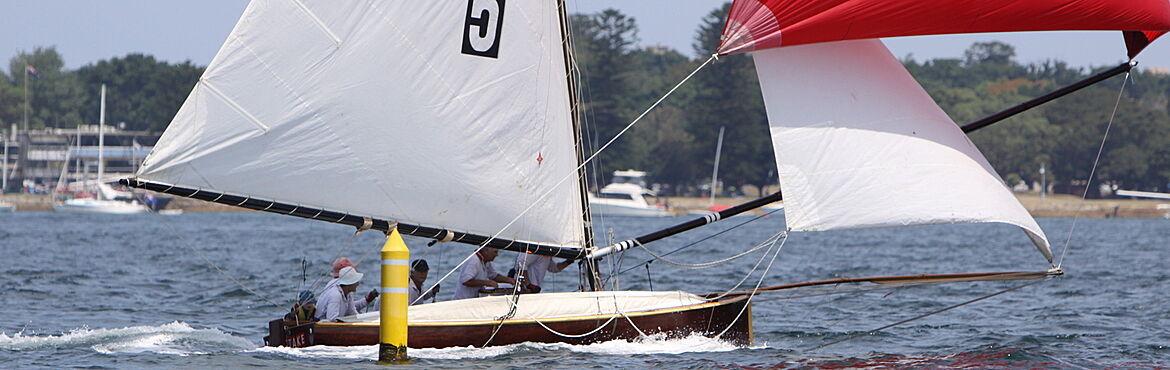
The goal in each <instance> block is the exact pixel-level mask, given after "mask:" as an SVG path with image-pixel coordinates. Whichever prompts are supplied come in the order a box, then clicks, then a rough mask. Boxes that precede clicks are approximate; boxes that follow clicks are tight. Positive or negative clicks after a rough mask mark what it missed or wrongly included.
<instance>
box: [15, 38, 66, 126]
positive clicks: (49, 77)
mask: <svg viewBox="0 0 1170 370" xmlns="http://www.w3.org/2000/svg"><path fill="white" fill-rule="evenodd" d="M27 66H32V67H33V68H35V69H36V70H37V72H38V74H39V75H40V77H39V78H34V77H28V94H29V119H28V120H29V128H30V129H37V128H43V127H73V126H76V125H77V124H78V123H80V122H81V115H80V112H81V105H82V104H81V103H82V99H83V95H82V91H81V88H80V85H79V84H78V81H77V78H76V76H74V75H73V74H72V73H70V72H69V71H66V70H65V69H64V67H65V62H64V59H62V58H61V54H58V53H57V49H56V48H54V47H37V48H35V49H33V52H32V53H28V52H20V53H18V54H17V55H16V56H15V57H13V58H12V59H11V60H10V61H9V63H8V70H9V81H10V82H11V83H13V84H14V85H16V86H19V88H20V89H21V90H22V91H21V99H20V103H19V104H18V105H19V106H18V107H17V109H16V113H17V114H18V116H16V117H12V116H11V114H12V109H11V108H8V109H5V110H4V112H3V113H4V114H6V117H0V120H4V121H6V122H22V121H23V114H24V113H23V112H24V108H23V105H22V104H23V103H24V101H23V100H24V99H23V97H24V93H23V89H24V78H25V76H26V75H25V67H27Z"/></svg>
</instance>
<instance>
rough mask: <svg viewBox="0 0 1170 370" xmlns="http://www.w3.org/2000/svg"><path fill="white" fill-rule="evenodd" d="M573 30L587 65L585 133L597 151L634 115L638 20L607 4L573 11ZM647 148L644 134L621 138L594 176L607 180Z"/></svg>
mask: <svg viewBox="0 0 1170 370" xmlns="http://www.w3.org/2000/svg"><path fill="white" fill-rule="evenodd" d="M572 29H573V47H574V52H575V53H574V54H575V56H576V59H577V62H578V64H579V65H580V66H581V69H582V81H581V86H580V88H581V96H582V99H583V101H584V109H585V113H586V118H587V119H586V121H585V125H584V127H583V130H585V132H584V133H583V136H584V137H585V138H586V139H587V140H588V144H589V146H590V149H591V150H597V149H599V148H600V147H601V146H602V145H604V144H605V143H606V142H608V141H609V140H610V139H611V138H613V137H614V136H615V135H617V134H618V132H620V131H621V129H622V128H624V127H625V126H626V124H628V123H629V121H630V119H632V118H633V117H632V114H631V103H632V102H631V101H630V99H629V97H630V91H631V90H632V86H631V84H630V82H629V81H630V72H631V71H633V70H634V66H633V65H632V56H631V51H632V49H633V45H634V44H636V43H637V42H638V29H637V24H636V22H635V21H634V19H633V18H629V17H627V16H626V15H624V14H622V13H621V12H619V11H617V10H615V9H606V10H604V11H602V12H600V13H597V14H590V15H579V14H578V15H574V16H573V17H572ZM645 149H646V148H645V143H644V142H643V140H642V138H638V137H634V136H630V137H623V138H622V139H619V140H618V141H617V142H615V143H614V144H613V145H612V146H610V147H609V148H608V149H606V152H604V153H602V154H601V155H600V156H599V157H598V161H599V162H600V166H599V170H600V171H601V172H602V174H600V175H601V176H597V175H596V174H595V178H596V177H600V178H602V179H608V177H609V175H608V174H609V173H610V172H611V171H612V170H614V169H621V168H633V167H637V165H638V164H640V163H641V162H642V160H643V159H644V158H645V156H646V150H645ZM602 181H606V180H602Z"/></svg>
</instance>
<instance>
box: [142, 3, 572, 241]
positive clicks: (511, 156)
mask: <svg viewBox="0 0 1170 370" xmlns="http://www.w3.org/2000/svg"><path fill="white" fill-rule="evenodd" d="M558 10H559V9H558V8H557V7H556V6H555V5H552V4H548V3H547V2H546V1H540V0H508V1H506V2H505V1H501V0H473V1H462V2H422V1H417V2H416V1H409V2H382V1H375V0H366V1H347V2H344V3H336V2H331V1H325V0H299V1H295V2H289V1H276V0H256V1H253V2H251V3H250V4H249V6H248V9H247V10H246V11H245V13H244V15H243V17H242V18H241V19H240V21H239V23H238V24H237V26H236V27H235V29H234V30H233V31H232V34H231V35H230V36H229V38H228V40H227V41H226V42H225V43H224V46H223V47H222V48H221V50H220V51H219V53H218V54H217V55H216V57H215V59H214V60H213V61H212V63H211V64H210V65H209V66H208V68H207V70H206V72H205V73H204V75H203V76H202V78H201V81H202V82H201V83H200V84H199V85H197V86H196V88H195V89H194V90H193V91H192V93H191V95H190V96H189V97H188V99H187V101H186V102H185V103H184V105H183V106H182V108H180V110H179V112H178V114H176V117H175V118H174V120H173V121H172V123H171V124H170V126H169V127H168V128H167V131H166V132H165V133H164V134H163V136H162V137H161V138H160V140H159V142H158V144H157V145H156V146H155V147H154V149H153V150H152V152H151V154H150V155H149V157H148V158H147V159H146V160H145V161H144V164H143V166H142V167H141V169H140V170H139V172H138V173H137V176H138V177H139V178H141V179H143V180H146V181H154V182H160V183H170V184H184V185H186V186H189V187H193V188H210V189H218V190H220V191H223V192H227V193H235V194H252V195H253V196H256V197H259V198H264V199H280V200H284V201H287V202H290V203H300V204H314V205H317V206H318V207H321V208H327V209H337V210H344V212H349V213H353V214H364V215H369V216H370V217H376V218H381V219H387V220H400V221H401V222H405V223H410V224H417V225H446V226H445V227H450V228H455V229H459V230H465V231H466V232H468V233H473V234H477V235H497V234H499V236H500V237H501V238H503V239H507V240H528V241H532V242H533V243H541V244H547V245H562V246H583V245H585V244H586V243H585V241H586V239H587V237H586V235H585V234H586V233H587V232H586V230H587V228H586V227H585V226H584V224H585V221H584V220H583V218H582V213H583V212H582V211H583V206H582V204H581V200H580V199H581V198H582V194H583V190H582V189H581V186H580V185H579V183H578V182H576V181H565V182H563V183H561V182H559V181H560V179H562V178H563V177H564V176H566V175H570V174H575V173H576V167H577V153H576V148H577V147H576V143H575V138H574V132H573V128H574V126H573V123H572V121H571V106H570V105H571V101H570V95H569V86H568V81H569V79H568V73H567V71H566V70H565V65H566V63H567V61H566V52H565V50H564V49H563V47H562V39H563V37H564V36H563V34H562V25H561V22H560V14H559V11H558ZM545 194H548V195H547V196H545ZM532 204H536V205H535V206H533V207H532V209H531V210H528V211H527V212H526V211H525V210H526V209H527V208H528V206H529V205H532ZM521 214H523V215H522V216H519V215H521ZM518 216H519V219H517V220H516V222H514V223H511V222H510V221H511V220H513V219H515V218H517V217H518ZM508 225H511V226H508Z"/></svg>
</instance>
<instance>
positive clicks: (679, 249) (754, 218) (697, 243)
mask: <svg viewBox="0 0 1170 370" xmlns="http://www.w3.org/2000/svg"><path fill="white" fill-rule="evenodd" d="M782 210H784V209H783V208H781V209H775V210H772V211H769V212H768V213H765V214H762V215H759V216H756V217H753V218H752V219H750V220H747V221H744V222H741V223H739V224H737V225H735V226H732V227H730V228H727V230H723V231H720V232H717V233H714V234H711V235H708V236H706V237H704V238H702V239H699V240H696V241H694V242H691V243H690V244H687V245H684V246H681V247H678V248H675V249H674V250H672V251H670V252H666V253H663V254H662V256H663V257H665V256H669V255H671V254H674V253H675V252H678V251H681V250H683V249H687V248H690V247H693V246H696V245H699V244H700V243H702V242H705V241H707V240H710V239H711V238H714V237H716V236H719V235H723V233H726V232H729V231H731V230H735V229H737V228H739V227H740V226H743V225H747V224H748V223H750V222H753V221H756V220H759V219H762V218H765V217H768V216H769V215H771V214H773V213H776V212H779V211H782ZM654 261H655V260H654V259H649V260H646V262H642V263H640V264H637V265H634V266H630V268H627V269H625V270H622V271H621V272H619V274H624V273H626V272H629V271H630V270H633V269H636V268H638V267H641V266H644V265H649V264H650V263H651V262H654Z"/></svg>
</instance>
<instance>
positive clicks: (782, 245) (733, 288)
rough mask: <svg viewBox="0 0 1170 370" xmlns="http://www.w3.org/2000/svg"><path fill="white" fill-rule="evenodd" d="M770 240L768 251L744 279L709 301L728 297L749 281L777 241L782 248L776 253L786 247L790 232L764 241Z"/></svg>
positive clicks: (755, 291)
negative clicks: (781, 237) (781, 238)
mask: <svg viewBox="0 0 1170 370" xmlns="http://www.w3.org/2000/svg"><path fill="white" fill-rule="evenodd" d="M781 235H783V238H784V239H783V240H784V241H782V242H781V241H780V236H781ZM769 241H771V246H769V247H768V250H767V251H766V252H764V254H763V255H762V256H760V260H759V261H756V265H755V266H752V270H751V271H748V273H747V274H746V275H744V276H743V279H740V280H739V282H738V283H735V286H733V287H731V289H729V290H727V291H725V292H723V293H722V294H719V295H717V296H715V297H711V298H707V300H708V301H712V300H716V299H720V298H723V297H726V296H727V295H728V294H731V292H734V291H735V290H736V289H739V287H740V286H741V285H743V283H744V282H745V281H747V279H748V278H749V277H751V276H752V274H754V273H755V272H756V270H757V269H759V268H760V264H761V263H763V262H764V258H767V257H768V253H771V252H772V248H773V247H775V246H776V243H777V242H779V243H780V248H779V249H776V253H775V254H780V249H783V248H784V245H785V244H787V242H788V233H787V232H785V231H781V232H780V233H779V234H776V235H775V236H772V237H771V238H768V240H765V241H764V244H767V243H768V242H769ZM772 259H773V260H774V259H776V258H775V257H772ZM769 266H770V264H769ZM759 289H760V287H759V285H757V286H756V289H754V290H752V292H754V294H752V295H755V294H759V292H758V290H759Z"/></svg>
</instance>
